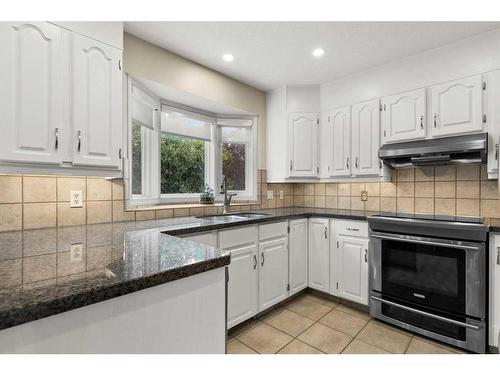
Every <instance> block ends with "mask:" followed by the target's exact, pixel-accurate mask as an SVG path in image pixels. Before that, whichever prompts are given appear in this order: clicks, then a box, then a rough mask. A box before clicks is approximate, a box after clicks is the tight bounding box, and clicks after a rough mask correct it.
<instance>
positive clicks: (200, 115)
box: [124, 76, 258, 207]
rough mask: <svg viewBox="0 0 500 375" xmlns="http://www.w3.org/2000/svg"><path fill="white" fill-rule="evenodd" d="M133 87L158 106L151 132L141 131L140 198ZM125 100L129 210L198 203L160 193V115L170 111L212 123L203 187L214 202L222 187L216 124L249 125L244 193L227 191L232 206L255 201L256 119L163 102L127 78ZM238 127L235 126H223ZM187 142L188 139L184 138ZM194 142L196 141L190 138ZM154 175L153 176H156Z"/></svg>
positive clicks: (196, 197)
mask: <svg viewBox="0 0 500 375" xmlns="http://www.w3.org/2000/svg"><path fill="white" fill-rule="evenodd" d="M133 86H135V87H137V88H138V89H139V90H141V91H143V92H144V93H146V94H147V95H148V96H150V97H151V99H153V101H155V102H156V103H157V105H158V108H157V109H155V111H156V112H157V113H158V116H155V120H154V129H153V130H152V131H145V130H144V128H143V129H141V137H143V139H142V142H141V146H142V152H141V163H143V164H142V176H141V187H142V194H132V177H133V176H132V125H133V124H132V116H131V105H130V103H131V98H132V87H133ZM127 94H128V95H127V100H126V108H125V111H126V116H125V118H126V119H127V123H126V126H127V130H126V134H127V145H128V149H127V158H128V160H127V163H125V165H126V168H125V171H124V180H125V185H126V199H127V201H128V202H127V205H128V206H137V207H138V206H146V205H161V204H175V203H187V204H189V203H191V204H192V203H198V202H199V199H200V193H201V192H200V193H187V194H183V193H178V194H162V193H161V155H160V152H161V151H160V150H161V147H160V143H161V136H162V131H161V112H162V111H164V110H167V111H168V110H171V111H174V112H180V113H184V114H186V115H189V116H192V117H193V118H197V119H201V120H203V121H209V122H210V123H211V129H210V135H211V140H210V142H208V141H206V142H207V143H206V146H205V183H208V184H209V185H210V186H211V187H212V188H213V189H214V198H215V200H216V201H217V202H220V201H222V199H223V197H222V196H221V194H220V189H219V188H220V185H221V183H222V152H221V151H222V140H221V137H220V127H221V125H219V122H224V123H230V122H231V121H232V122H233V124H236V123H237V122H238V121H247V122H248V121H249V120H250V121H251V125H250V126H249V127H250V128H251V140H250V142H248V144H246V155H245V156H246V158H245V169H246V170H245V187H246V189H245V191H230V192H231V193H233V192H234V193H237V194H238V195H236V196H234V197H233V202H238V201H256V200H257V156H258V152H257V128H258V117H257V116H242V115H234V116H233V115H231V116H228V115H215V114H212V113H207V112H204V111H202V110H198V109H196V108H191V107H188V106H185V105H182V104H178V103H172V102H168V101H166V100H162V99H161V98H159V97H158V96H156V95H155V94H153V93H151V92H150V91H149V90H147V89H144V88H143V86H142V85H141V84H140V83H138V82H137V81H135V80H134V79H133V78H132V77H130V76H128V90H127ZM226 126H237V125H226ZM187 138H189V137H187ZM193 139H196V138H193ZM155 171H156V172H155Z"/></svg>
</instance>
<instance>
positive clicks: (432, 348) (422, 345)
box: [406, 337, 459, 354]
mask: <svg viewBox="0 0 500 375" xmlns="http://www.w3.org/2000/svg"><path fill="white" fill-rule="evenodd" d="M458 353H459V352H458V351H457V350H454V349H453V348H450V347H447V346H445V345H442V344H438V343H436V342H433V341H430V340H425V339H422V338H420V337H413V339H412V340H411V342H410V346H408V350H407V351H406V354H458Z"/></svg>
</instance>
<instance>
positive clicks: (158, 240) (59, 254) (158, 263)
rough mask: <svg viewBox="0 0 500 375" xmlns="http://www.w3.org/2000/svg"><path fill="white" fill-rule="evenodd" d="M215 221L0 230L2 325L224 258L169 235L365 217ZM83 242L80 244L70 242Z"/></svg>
mask: <svg viewBox="0 0 500 375" xmlns="http://www.w3.org/2000/svg"><path fill="white" fill-rule="evenodd" d="M258 212H263V213H266V214H268V215H269V216H266V217H265V218H263V219H252V220H246V219H242V220H238V221H235V222H231V223H221V224H214V223H211V222H210V220H206V219H200V218H195V217H187V218H173V219H164V220H151V221H143V222H127V223H114V224H94V225H86V226H73V227H64V228H50V229H38V230H25V231H16V232H3V233H0V329H4V328H8V327H12V326H15V325H18V324H22V323H26V322H29V321H33V320H36V319H40V318H43V317H47V316H50V315H54V314H57V313H61V312H64V311H68V310H72V309H75V308H78V307H82V306H86V305H90V304H92V303H96V302H100V301H104V300H107V299H110V298H113V297H118V296H121V295H125V294H127V293H131V292H135V291H138V290H141V289H145V288H149V287H152V286H156V285H160V284H163V283H166V282H170V281H173V280H177V279H180V278H183V277H188V276H191V275H195V274H198V273H201V272H205V271H208V270H211V269H215V268H218V267H224V266H226V265H227V264H229V262H230V256H229V254H227V253H224V252H221V251H219V250H218V249H215V248H212V247H209V246H205V245H202V244H198V243H196V242H192V241H189V240H185V239H181V238H177V237H174V236H176V235H182V234H187V233H195V232H201V231H207V230H214V229H222V228H227V227H234V226H240V225H249V224H254V223H263V222H269V221H276V220H285V219H290V218H299V217H311V216H322V217H332V218H346V219H358V220H365V219H366V217H367V216H368V215H369V214H371V213H368V212H364V211H348V210H330V209H311V208H285V209H270V210H260V211H258ZM74 244H81V249H76V250H75V249H73V250H72V249H71V246H72V245H74Z"/></svg>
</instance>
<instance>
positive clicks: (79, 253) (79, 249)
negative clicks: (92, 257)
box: [69, 243, 83, 262]
mask: <svg viewBox="0 0 500 375" xmlns="http://www.w3.org/2000/svg"><path fill="white" fill-rule="evenodd" d="M82 259H83V244H82V243H75V244H72V245H71V246H70V255H69V261H70V262H81V261H82Z"/></svg>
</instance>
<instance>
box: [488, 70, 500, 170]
mask: <svg viewBox="0 0 500 375" xmlns="http://www.w3.org/2000/svg"><path fill="white" fill-rule="evenodd" d="M485 79H486V92H485V94H486V95H485V97H486V106H485V107H486V128H487V131H488V177H489V178H496V177H497V173H498V159H499V157H498V156H499V155H498V154H499V141H500V139H499V138H500V105H498V103H500V70H495V71H493V72H489V73H488V74H487V75H486V77H485ZM490 175H491V176H490Z"/></svg>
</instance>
